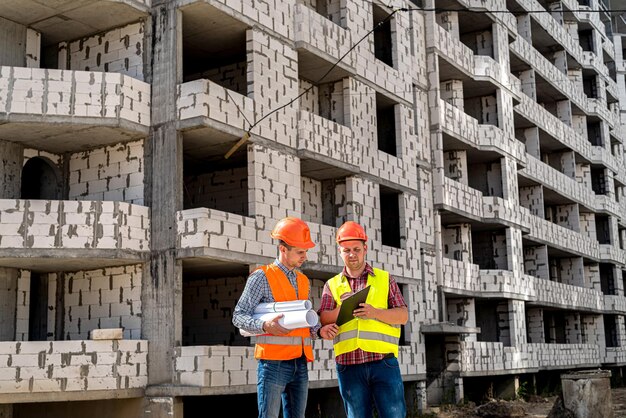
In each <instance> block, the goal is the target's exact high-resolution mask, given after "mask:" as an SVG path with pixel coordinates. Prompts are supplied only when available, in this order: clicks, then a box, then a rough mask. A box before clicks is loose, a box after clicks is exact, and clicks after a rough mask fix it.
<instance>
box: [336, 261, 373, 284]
mask: <svg viewBox="0 0 626 418" xmlns="http://www.w3.org/2000/svg"><path fill="white" fill-rule="evenodd" d="M341 275H342V276H343V277H345V278H349V277H350V276H348V272H347V271H346V268H345V267H344V268H343V271H342V272H341ZM367 276H375V274H374V269H373V268H372V266H370V264H369V263H365V269H364V270H363V273H361V277H351V278H352V279H362V280H363V279H367Z"/></svg>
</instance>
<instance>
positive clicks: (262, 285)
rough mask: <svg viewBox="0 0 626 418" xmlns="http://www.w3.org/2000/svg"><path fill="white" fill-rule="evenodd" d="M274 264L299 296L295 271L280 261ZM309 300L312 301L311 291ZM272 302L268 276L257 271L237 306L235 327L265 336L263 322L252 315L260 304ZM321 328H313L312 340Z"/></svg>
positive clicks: (250, 277) (275, 261) (272, 297)
mask: <svg viewBox="0 0 626 418" xmlns="http://www.w3.org/2000/svg"><path fill="white" fill-rule="evenodd" d="M274 264H275V265H277V266H278V267H279V268H280V269H281V270H282V272H283V273H285V276H287V279H289V283H291V285H292V286H293V288H294V289H295V290H296V294H298V281H297V280H296V271H295V269H293V270H288V269H287V267H285V266H284V265H283V264H282V263H281V262H280V261H278V259H276V260H274ZM307 298H308V299H309V300H311V291H310V289H309V294H308V296H307ZM271 302H275V300H274V296H273V295H272V290H271V289H270V285H269V283H268V282H267V276H265V272H264V271H263V270H261V269H258V270H255V271H254V272H253V273H252V274H251V275H250V276H249V277H248V281H247V282H246V287H245V288H244V289H243V292H242V294H241V297H240V298H239V301H238V302H237V306H235V310H234V312H233V325H234V326H236V327H237V328H241V329H243V330H244V331H248V332H249V333H251V334H264V332H263V321H262V320H260V319H254V318H253V317H252V315H254V309H255V308H256V307H257V305H258V304H259V303H271ZM320 328H321V325H320V324H317V325H316V326H314V327H311V337H312V338H317V330H318V329H320Z"/></svg>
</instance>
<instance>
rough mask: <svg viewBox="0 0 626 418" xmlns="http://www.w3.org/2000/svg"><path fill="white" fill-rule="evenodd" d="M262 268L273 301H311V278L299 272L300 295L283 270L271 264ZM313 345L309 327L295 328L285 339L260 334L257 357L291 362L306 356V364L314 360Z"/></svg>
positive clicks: (257, 343) (297, 278)
mask: <svg viewBox="0 0 626 418" xmlns="http://www.w3.org/2000/svg"><path fill="white" fill-rule="evenodd" d="M261 269H262V270H263V272H264V273H265V277H266V278H267V283H268V284H269V286H270V291H271V292H272V297H273V298H274V301H276V302H288V301H292V300H308V298H309V289H310V287H309V286H310V285H309V279H308V278H307V277H306V276H305V275H304V274H302V273H300V272H296V283H297V285H298V294H297V295H296V289H294V287H293V285H292V284H291V282H289V279H288V278H287V276H286V275H285V273H284V272H283V271H282V270H281V269H280V267H278V266H277V265H275V264H270V265H267V266H263V267H261ZM276 315H278V314H276ZM311 342H312V341H311V329H310V328H298V329H293V330H291V331H289V332H288V333H287V334H285V335H284V336H278V335H270V334H264V335H260V336H258V337H257V338H256V344H255V346H254V357H255V358H257V359H264V360H291V359H294V358H298V357H301V356H302V354H304V355H305V356H306V359H307V361H313V346H312V345H311Z"/></svg>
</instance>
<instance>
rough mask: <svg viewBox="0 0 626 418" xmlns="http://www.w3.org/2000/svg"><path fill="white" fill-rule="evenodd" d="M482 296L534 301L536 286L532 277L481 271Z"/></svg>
mask: <svg viewBox="0 0 626 418" xmlns="http://www.w3.org/2000/svg"><path fill="white" fill-rule="evenodd" d="M479 275H480V290H481V292H480V296H481V297H498V298H506V299H517V300H525V301H532V300H534V299H535V286H534V283H535V282H534V280H532V276H527V275H523V276H520V275H519V274H517V273H515V272H512V271H509V270H480V272H479Z"/></svg>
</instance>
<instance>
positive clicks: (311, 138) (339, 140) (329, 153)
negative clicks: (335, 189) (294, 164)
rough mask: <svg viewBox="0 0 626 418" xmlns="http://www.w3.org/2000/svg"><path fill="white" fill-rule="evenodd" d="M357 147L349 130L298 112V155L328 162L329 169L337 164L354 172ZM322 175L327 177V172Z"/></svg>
mask: <svg viewBox="0 0 626 418" xmlns="http://www.w3.org/2000/svg"><path fill="white" fill-rule="evenodd" d="M358 145H359V144H358V141H357V140H356V139H355V138H354V136H353V134H352V130H351V129H350V128H348V127H345V126H343V125H341V124H339V123H336V122H333V121H331V120H330V119H326V118H323V117H321V116H319V115H316V114H314V113H311V112H308V111H306V110H300V118H299V120H298V150H299V153H300V154H301V156H304V157H307V158H309V159H311V160H315V161H324V160H327V162H328V164H329V165H330V166H337V165H339V166H340V167H342V168H343V169H344V170H347V171H349V172H353V173H357V172H358V171H359V167H358V165H357V164H358V162H359V158H358V157H357V155H358V153H359V150H358ZM338 163H339V164H338ZM331 170H332V169H331ZM326 171H328V170H326ZM325 175H326V176H328V175H330V173H326V174H325Z"/></svg>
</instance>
